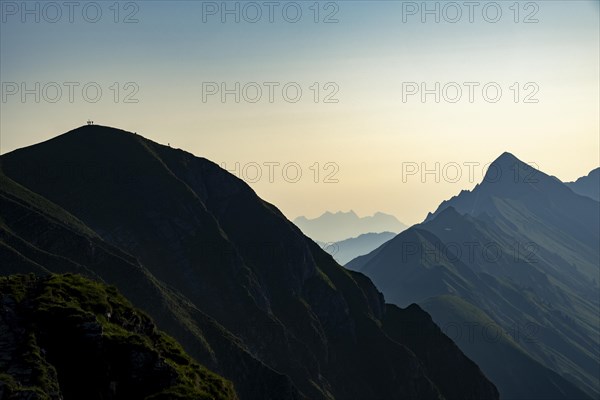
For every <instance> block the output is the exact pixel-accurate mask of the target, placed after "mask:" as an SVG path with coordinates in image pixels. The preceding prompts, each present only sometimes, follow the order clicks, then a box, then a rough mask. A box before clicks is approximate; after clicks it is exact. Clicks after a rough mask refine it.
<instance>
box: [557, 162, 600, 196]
mask: <svg viewBox="0 0 600 400" xmlns="http://www.w3.org/2000/svg"><path fill="white" fill-rule="evenodd" d="M565 185H567V186H568V187H570V188H571V190H572V191H574V192H575V193H577V194H580V195H582V196H587V197H590V198H592V199H594V200H596V201H600V168H596V169H594V170H592V171H591V172H590V173H589V174H588V175H586V176H582V177H581V178H579V179H577V180H576V181H575V182H567V183H565Z"/></svg>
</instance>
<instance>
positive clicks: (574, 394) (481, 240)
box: [347, 153, 600, 399]
mask: <svg viewBox="0 0 600 400" xmlns="http://www.w3.org/2000/svg"><path fill="white" fill-rule="evenodd" d="M599 222H600V221H599V204H598V202H596V201H594V200H592V199H590V198H587V197H583V196H580V195H577V194H575V193H574V192H573V191H572V190H571V189H569V188H568V187H567V186H565V185H564V184H563V183H561V182H560V181H559V180H558V179H556V178H554V177H551V176H548V175H546V174H544V173H543V172H541V171H538V170H535V169H533V168H531V167H530V166H528V165H527V164H525V163H522V162H521V161H519V160H518V159H517V158H516V157H514V156H513V155H511V154H509V153H504V154H503V155H501V156H500V157H499V158H498V159H497V160H496V161H495V162H494V163H492V165H491V167H490V169H489V170H488V172H487V174H486V176H485V178H484V180H483V182H482V183H480V184H479V185H477V186H476V187H475V188H474V189H473V190H472V191H463V192H461V193H460V194H459V195H458V196H456V197H453V198H452V199H450V200H448V201H445V202H443V203H442V204H441V205H440V206H439V208H438V209H437V210H436V211H435V212H434V213H432V214H430V215H428V217H427V219H426V220H425V221H424V222H423V223H421V224H418V225H415V226H413V227H411V228H410V229H408V230H406V231H404V232H402V233H401V234H399V235H398V236H396V237H395V238H394V239H392V240H390V241H389V242H387V243H385V244H384V245H382V246H381V247H379V248H378V249H376V250H374V251H373V252H371V253H370V254H367V255H365V256H362V257H359V258H357V259H355V260H353V261H351V262H350V263H348V265H347V266H348V267H349V268H351V269H354V270H357V271H361V272H363V273H365V274H366V275H367V276H369V277H370V278H371V279H372V280H373V282H374V283H375V284H376V285H377V286H378V288H379V289H380V290H382V292H383V293H384V295H385V296H386V299H387V300H388V301H390V302H392V303H395V304H398V305H400V306H406V305H407V304H410V303H413V302H417V303H418V304H420V305H421V306H422V307H423V308H425V309H426V310H428V311H429V312H430V313H431V315H432V317H433V319H434V321H436V323H438V325H440V326H441V327H442V329H443V331H444V332H446V333H447V334H449V336H450V337H452V338H453V339H454V340H456V342H457V343H458V344H459V346H460V347H461V349H462V350H463V351H464V352H465V354H467V355H468V356H470V357H471V358H472V359H473V360H475V361H476V362H477V363H478V364H479V365H480V366H481V368H482V370H483V371H484V373H485V374H486V375H487V376H488V377H490V379H491V380H492V381H493V382H494V383H496V385H497V386H498V389H499V391H500V396H501V398H503V399H524V398H527V399H581V398H590V397H593V398H597V397H598V395H599V393H600V387H599V383H598V371H599V368H600V365H599V361H598V360H599V347H598V338H599V336H598V335H599V333H600V329H599V324H600V322H599V318H598V312H599V309H600V308H599V306H600V305H599V293H600V291H599V287H598V276H599V272H600V270H599V268H600V267H599V265H600V263H599V241H600V236H599V226H600V223H599Z"/></svg>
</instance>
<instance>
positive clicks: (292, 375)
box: [1, 126, 497, 399]
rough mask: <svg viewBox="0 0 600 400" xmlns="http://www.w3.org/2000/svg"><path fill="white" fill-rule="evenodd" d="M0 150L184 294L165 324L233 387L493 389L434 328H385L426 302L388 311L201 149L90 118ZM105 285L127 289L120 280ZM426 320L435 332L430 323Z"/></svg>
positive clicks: (346, 395) (281, 393)
mask: <svg viewBox="0 0 600 400" xmlns="http://www.w3.org/2000/svg"><path fill="white" fill-rule="evenodd" d="M1 160H2V168H3V170H4V171H5V173H6V175H8V176H9V177H10V178H12V179H14V180H15V181H17V182H18V183H19V184H21V185H23V186H25V187H27V188H28V189H30V190H32V191H34V192H36V193H38V194H39V195H41V196H43V197H44V198H46V199H49V200H50V201H52V202H54V203H55V204H57V205H58V206H59V207H61V208H63V209H65V210H67V211H68V212H69V213H71V214H72V215H74V216H75V217H76V218H77V219H79V220H80V221H82V223H84V224H85V225H86V226H87V227H89V229H90V230H92V231H93V232H95V233H97V234H98V236H99V237H101V238H102V240H104V241H106V242H107V243H108V244H109V245H110V246H114V247H116V248H118V249H122V251H123V252H125V253H128V254H131V255H132V256H133V257H135V259H137V260H139V263H140V268H142V269H143V270H146V271H147V273H148V274H150V276H151V277H153V279H155V280H156V284H157V285H159V286H160V287H162V288H167V287H168V288H169V289H168V291H167V290H165V292H168V293H170V294H169V295H170V296H176V298H177V299H179V300H180V301H181V302H182V303H183V304H185V305H186V307H190V309H188V308H185V310H186V313H185V316H186V317H187V318H185V319H184V320H181V319H180V318H179V317H178V316H179V313H175V314H172V313H168V314H169V315H171V316H172V317H174V318H175V319H176V320H177V321H181V323H182V325H184V326H188V327H189V331H190V332H181V331H178V332H176V331H174V332H173V336H175V337H176V338H178V339H179V340H181V341H182V344H183V345H184V347H185V348H188V349H193V348H195V347H197V346H199V345H200V347H203V348H206V349H209V351H208V352H205V353H203V352H196V353H195V354H194V356H195V357H197V359H198V360H199V361H200V362H205V363H206V364H207V365H209V366H214V369H215V370H216V371H217V372H219V373H222V375H223V376H225V377H226V378H228V379H230V380H231V381H232V382H233V383H234V385H235V389H236V391H237V392H238V394H239V396H240V398H241V399H255V398H260V399H269V398H271V399H296V398H310V399H333V398H335V399H356V398H365V399H366V398H369V399H371V398H373V399H377V398H381V399H383V398H398V397H402V398H407V399H411V398H414V399H417V398H418V399H439V398H446V399H451V398H461V399H462V398H473V399H475V398H492V399H493V398H497V391H496V389H495V387H494V386H493V385H492V384H491V383H490V382H489V381H488V380H487V379H486V378H485V377H484V376H483V374H482V373H481V371H480V370H479V369H478V367H477V366H476V365H475V364H474V363H472V362H471V361H470V360H469V359H467V358H466V357H464V356H463V355H462V353H460V351H459V350H458V348H456V346H455V345H454V344H453V343H452V342H451V341H448V340H447V338H446V339H444V336H443V335H442V334H441V333H440V332H437V333H436V334H435V335H433V336H432V337H427V338H423V337H420V336H408V337H406V336H404V337H405V338H406V342H403V343H401V342H399V341H398V340H397V339H393V338H400V337H403V336H402V335H400V334H399V333H398V332H396V331H395V330H396V329H398V325H397V324H396V323H394V321H395V320H396V318H397V316H398V315H400V316H402V317H403V318H407V319H411V318H412V317H411V316H412V315H415V314H416V315H417V316H418V314H419V313H421V314H422V315H424V316H426V315H427V314H426V313H425V312H423V311H422V310H420V309H418V308H417V309H411V311H410V312H408V311H404V310H400V309H398V310H396V311H394V312H393V315H388V312H387V310H388V309H389V307H390V306H388V305H386V304H385V303H384V302H383V297H382V296H381V294H380V293H379V292H378V291H377V289H376V288H375V287H374V286H373V284H372V283H371V282H370V280H368V279H367V278H365V277H364V276H363V275H361V274H357V273H351V272H349V271H347V270H345V269H344V268H342V267H340V266H339V265H338V264H336V263H335V262H334V260H333V259H332V258H331V257H330V256H329V255H328V254H326V253H325V252H324V251H323V250H322V249H320V248H319V247H318V246H317V245H316V244H315V243H314V242H312V241H311V240H310V239H308V238H306V237H305V236H304V235H303V234H302V233H301V232H300V230H299V229H298V228H296V227H295V226H294V225H293V224H291V223H290V222H289V221H287V220H286V219H285V217H284V216H283V214H281V212H280V211H279V210H277V208H275V207H274V206H272V205H270V204H268V203H266V202H264V201H263V200H261V199H260V198H259V197H258V196H257V195H256V194H255V193H254V191H252V189H250V187H248V186H247V185H246V184H245V183H244V182H243V181H241V180H239V179H237V178H236V177H234V176H232V175H231V174H229V173H227V172H226V171H224V170H223V169H221V168H220V167H219V166H217V165H216V164H214V163H212V162H210V161H208V160H205V159H202V158H198V157H195V156H193V155H192V154H190V153H186V152H184V151H181V150H175V149H171V148H169V147H166V146H161V145H159V144H156V143H154V142H151V141H149V140H147V139H144V138H142V137H141V136H139V135H134V134H130V133H127V132H124V131H120V130H116V129H112V128H107V127H101V126H86V127H82V128H78V129H76V130H74V131H71V132H68V133H66V134H64V135H61V136H59V137H57V138H54V139H52V140H50V141H47V142H44V143H41V144H39V145H36V146H31V147H29V148H25V149H20V150H17V151H14V152H12V153H9V154H6V155H4V156H2V158H1ZM3 218H4V216H3ZM21 221H22V220H21V219H17V220H14V221H13V222H12V224H13V225H19V224H20V223H21ZM11 229H12V228H11ZM23 229H25V228H23ZM30 236H31V237H32V240H35V238H36V235H35V234H34V233H30ZM64 246H65V245H64V244H63V245H62V246H58V247H57V248H54V251H55V252H57V253H59V254H60V253H62V252H63V251H66V250H65V249H64V248H63V247H64ZM11 262H15V263H16V262H17V261H16V260H12V261H11ZM86 267H87V268H90V269H92V270H93V271H94V272H95V273H97V274H98V275H100V276H102V274H103V271H102V270H96V269H95V268H94V265H87V266H86ZM115 284H117V285H118V286H119V287H120V289H121V290H122V291H123V292H124V293H126V294H127V291H128V290H129V291H131V288H130V285H131V282H130V281H129V282H128V281H127V280H119V281H118V282H116V283H115ZM143 302H144V300H143V299H142V300H141V303H143ZM141 307H142V308H143V309H145V310H146V311H147V312H149V313H150V314H154V313H157V312H160V311H164V309H162V310H161V309H160V308H155V307H153V306H145V305H144V304H141ZM204 316H209V320H212V321H213V323H214V324H215V325H216V326H212V325H211V324H209V323H208V322H207V321H206V320H205V319H204ZM383 318H387V319H389V320H390V321H391V322H390V323H389V324H382V319H383ZM415 318H416V317H415ZM157 320H158V319H157ZM422 323H424V324H425V325H424V326H428V325H427V324H428V323H427V322H422ZM159 324H160V322H159ZM159 326H160V325H159ZM164 328H165V329H169V327H168V326H165V327H164ZM428 329H430V330H431V331H432V332H436V331H435V329H434V325H433V323H432V322H429V326H428ZM219 332H220V333H219ZM190 333H192V334H191V335H190ZM434 342H435V343H437V342H440V343H442V344H441V345H438V347H437V349H438V350H437V351H438V353H439V354H443V355H444V356H443V357H439V358H434V357H433V358H432V357H427V358H420V357H419V356H418V355H417V354H418V351H415V352H413V351H412V349H411V346H412V347H417V346H421V347H422V346H425V347H428V346H430V345H431V344H432V343H434ZM248 355H250V358H248V357H247V356H248ZM255 361H258V363H259V364H260V365H262V366H263V367H262V369H257V368H256V365H254V364H253V362H255ZM436 363H440V364H443V365H446V367H445V368H444V370H445V371H447V372H446V373H445V374H441V373H439V372H438V369H437V368H438V366H437V365H435V364H436ZM453 365H461V370H460V371H458V370H455V369H454V368H453ZM275 371H277V373H275ZM278 374H280V375H278ZM279 378H282V379H279ZM457 396H458V397H457Z"/></svg>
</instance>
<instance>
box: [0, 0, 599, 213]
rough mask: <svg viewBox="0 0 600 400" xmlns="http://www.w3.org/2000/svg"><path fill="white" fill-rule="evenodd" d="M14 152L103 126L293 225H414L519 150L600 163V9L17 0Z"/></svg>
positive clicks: (3, 59)
mask: <svg viewBox="0 0 600 400" xmlns="http://www.w3.org/2000/svg"><path fill="white" fill-rule="evenodd" d="M0 5H1V11H2V15H1V18H2V19H1V25H0V81H1V82H2V94H1V95H2V99H1V103H0V153H1V154H4V153H7V152H9V151H11V150H14V149H16V148H20V147H25V146H29V145H32V144H35V143H38V142H41V141H44V140H47V139H49V138H52V137H54V136H57V135H59V134H61V133H64V132H67V131H69V130H71V129H74V128H76V127H78V126H80V125H83V124H85V123H86V121H87V120H88V119H91V120H93V121H94V122H95V123H96V124H101V125H108V126H114V127H118V128H121V129H125V130H129V131H133V132H137V133H138V134H141V135H143V136H145V137H147V138H149V139H152V140H155V141H157V142H159V143H164V144H170V145H171V146H172V147H176V148H181V149H184V150H186V151H189V152H191V153H193V154H195V155H197V156H202V157H205V158H208V159H210V160H212V161H214V162H216V163H217V164H220V165H222V166H223V167H224V168H226V169H228V170H230V171H231V172H232V173H234V174H236V175H237V176H239V177H240V178H242V179H244V180H245V181H246V182H247V183H248V184H250V185H251V186H252V187H253V188H254V190H255V191H256V192H257V193H258V194H259V195H260V196H261V197H263V198H264V199H265V200H267V201H269V202H271V203H273V204H275V205H276V206H277V207H278V208H279V209H280V210H281V211H282V212H283V213H284V214H285V215H286V216H288V217H289V218H290V219H293V218H295V217H297V216H299V215H305V216H308V217H316V216H318V215H320V214H322V213H323V212H325V211H328V210H329V211H338V210H342V211H347V210H350V209H352V210H354V211H355V212H356V213H357V214H359V215H361V216H362V215H371V214H373V213H375V212H378V211H381V212H386V213H390V214H393V215H395V216H396V217H398V218H399V219H400V220H401V221H403V222H404V223H406V224H413V223H418V222H420V221H422V220H423V219H424V218H425V216H426V215H427V212H429V211H434V210H435V209H436V208H437V205H438V204H439V203H440V202H441V201H443V200H445V199H447V198H449V197H451V196H453V195H456V194H458V193H459V192H460V190H464V189H472V188H473V186H474V185H475V184H476V183H478V182H479V181H480V180H481V179H482V177H483V176H484V174H485V166H486V164H488V163H490V162H491V161H493V160H494V159H495V158H496V157H498V156H499V155H500V154H502V153H503V152H505V151H508V152H511V153H513V154H514V155H515V156H517V157H518V158H519V159H521V160H522V161H525V162H529V163H532V164H533V165H535V166H537V167H538V168H540V169H541V170H542V171H544V172H546V173H548V174H551V175H554V176H556V177H558V178H559V179H561V180H563V181H571V180H575V179H577V178H578V177H580V176H582V175H587V173H588V172H589V171H590V170H592V169H594V168H596V167H598V166H599V165H600V154H599V153H600V127H599V119H600V116H599V110H600V104H599V98H600V93H599V87H600V81H599V79H600V78H599V75H600V74H599V71H600V65H599V49H600V43H599V35H600V27H599V13H600V7H599V2H598V1H577V0H576V1H571V0H570V1H536V2H531V1H521V2H515V1H499V2H485V1H476V2H463V1H459V2H436V1H428V2H421V1H419V2H405V1H338V2H328V1H321V2H315V1H297V2H287V1H286V2H278V1H272V2H270V1H258V2H251V1H241V2H238V1H227V2H222V1H218V2H201V1H169V2H166V1H138V2H127V1H125V2H115V1H98V2H87V1H84V2H71V3H68V2H62V1H59V2H35V1H29V2H22V1H18V2H13V1H4V0H1V1H0Z"/></svg>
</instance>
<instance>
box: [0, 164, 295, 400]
mask: <svg viewBox="0 0 600 400" xmlns="http://www.w3.org/2000/svg"><path fill="white" fill-rule="evenodd" d="M0 210H1V212H0V261H1V262H0V275H10V274H16V273H28V272H33V273H36V274H38V275H48V274H50V273H65V272H74V273H80V274H83V275H85V276H87V277H89V278H93V279H96V280H99V281H101V282H106V283H108V284H112V285H115V286H117V287H118V288H119V289H120V290H121V291H122V292H123V293H124V294H125V295H126V296H127V298H128V299H129V300H130V301H132V302H133V303H134V304H136V305H137V306H138V307H140V308H143V309H144V310H146V311H147V312H148V313H149V314H150V315H151V316H152V317H153V318H154V319H155V321H156V322H157V323H158V325H159V326H160V327H162V328H163V329H164V330H165V331H167V332H168V333H170V334H171V335H173V336H174V337H176V338H177V339H178V340H179V341H180V343H182V344H183V345H184V347H186V348H187V349H188V352H189V353H190V354H191V355H192V356H193V357H195V358H196V359H197V360H198V361H200V362H202V363H204V364H205V365H207V366H208V367H209V368H211V369H213V370H215V371H219V372H221V373H223V374H225V375H227V376H228V377H232V378H235V380H236V387H237V389H238V391H240V392H243V393H244V394H245V395H247V394H248V393H250V394H252V397H264V398H272V399H277V398H281V397H282V396H283V395H282V393H289V396H288V397H285V398H295V397H297V396H299V394H297V390H296V389H295V388H294V387H293V384H292V383H291V381H290V380H289V378H287V377H285V376H283V375H281V374H279V373H276V372H275V371H273V370H271V369H270V368H268V367H267V366H266V365H264V364H263V363H262V362H261V361H259V360H257V359H255V358H254V357H253V356H252V355H251V354H250V353H249V352H248V351H247V349H245V348H244V347H243V345H242V344H241V343H240V342H239V339H237V338H236V337H235V336H234V335H232V334H231V333H229V332H227V331H226V330H225V329H224V328H223V327H222V326H220V325H219V324H218V323H217V322H216V321H215V320H214V319H212V318H210V317H208V316H207V315H205V314H204V313H203V312H201V311H199V310H198V309H197V308H196V307H195V306H194V305H192V304H191V302H190V301H189V300H187V299H186V298H184V297H183V296H181V295H180V294H177V293H176V292H174V291H172V290H171V289H168V288H167V287H166V286H164V285H163V284H161V283H159V282H158V281H157V280H156V278H154V277H153V276H152V275H151V274H150V273H149V272H148V271H147V270H146V269H145V268H144V267H142V266H140V265H139V264H138V263H137V261H136V260H135V259H134V258H133V257H132V256H130V255H129V254H127V253H125V252H123V251H121V250H120V249H118V248H116V247H114V246H112V245H109V244H107V243H106V242H104V241H103V240H102V239H100V238H99V237H98V236H97V235H96V234H95V233H94V232H93V231H91V230H90V229H89V228H88V227H86V226H85V225H83V223H82V222H81V221H79V220H77V219H76V218H75V217H73V216H72V215H71V214H69V213H68V212H66V211H64V210H63V209H61V208H60V207H58V206H56V205H55V204H53V203H51V202H49V201H48V200H46V199H44V198H42V197H40V196H39V195H36V194H34V193H32V192H30V191H29V190H27V189H25V188H23V187H22V186H20V185H18V184H17V183H15V182H13V181H11V180H10V179H9V178H7V177H6V176H4V175H3V174H2V172H1V171H0ZM209 343H210V344H209ZM294 393H296V394H294Z"/></svg>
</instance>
